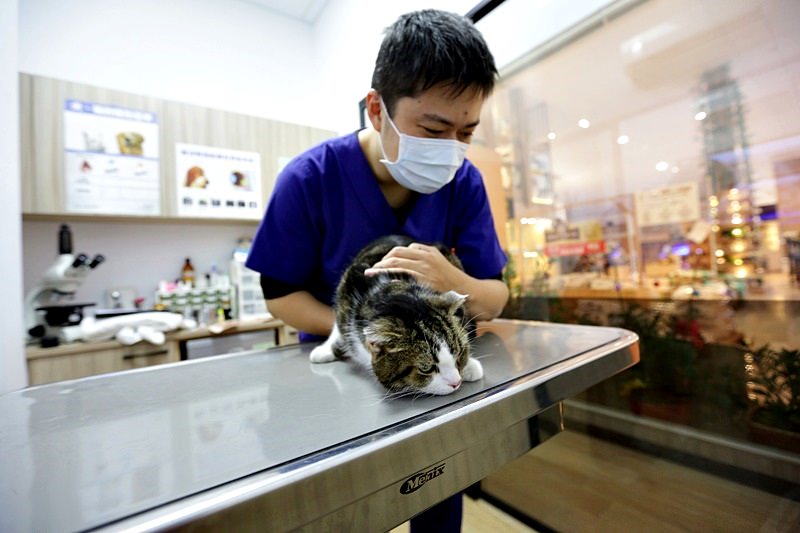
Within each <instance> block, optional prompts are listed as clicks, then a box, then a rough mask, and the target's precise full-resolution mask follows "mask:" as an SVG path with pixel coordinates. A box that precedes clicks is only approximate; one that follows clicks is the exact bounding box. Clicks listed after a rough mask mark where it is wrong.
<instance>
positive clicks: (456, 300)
mask: <svg viewBox="0 0 800 533" xmlns="http://www.w3.org/2000/svg"><path fill="white" fill-rule="evenodd" d="M467 298H469V296H467V295H466V294H461V293H458V292H456V291H447V292H446V293H444V294H442V301H443V302H444V307H445V308H447V312H448V313H450V314H454V313H455V312H456V310H457V309H458V308H459V307H461V306H462V305H464V304H465V303H466V301H467Z"/></svg>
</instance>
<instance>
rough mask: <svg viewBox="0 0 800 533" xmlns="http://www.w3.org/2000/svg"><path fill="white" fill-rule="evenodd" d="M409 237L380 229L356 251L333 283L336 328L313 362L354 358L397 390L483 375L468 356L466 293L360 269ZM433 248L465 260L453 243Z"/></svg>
mask: <svg viewBox="0 0 800 533" xmlns="http://www.w3.org/2000/svg"><path fill="white" fill-rule="evenodd" d="M412 242H414V241H412V240H411V239H409V238H408V237H402V236H390V237H384V238H381V239H378V240H377V241H375V242H373V243H371V244H369V245H367V246H366V247H365V248H364V249H363V250H361V252H359V254H358V255H357V256H356V257H355V259H354V260H353V262H352V263H351V265H350V266H349V267H348V268H347V270H345V272H344V275H343V276H342V280H341V281H340V283H339V286H338V287H337V289H336V324H335V325H334V327H333V332H332V333H331V336H330V337H328V340H326V341H325V343H323V344H322V345H320V346H318V347H316V348H314V350H313V351H312V352H311V355H310V359H311V362H312V363H327V362H330V361H333V360H335V359H342V360H352V361H354V362H355V363H356V364H358V365H360V366H362V367H364V368H367V369H371V370H372V372H373V373H374V374H375V377H377V378H378V381H379V382H380V383H381V384H382V385H383V386H384V387H386V388H387V389H389V390H390V391H397V392H400V391H409V392H423V393H428V394H437V395H444V394H450V393H451V392H454V391H456V390H457V389H458V388H459V387H460V386H461V382H462V379H463V380H464V381H476V380H479V379H481V378H482V377H483V367H482V366H481V364H480V363H479V362H478V360H477V359H473V358H471V357H470V345H469V334H468V328H469V325H468V321H467V317H466V313H465V310H464V301H465V300H466V296H464V295H461V294H458V293H457V292H454V291H449V292H446V293H441V292H438V291H435V290H433V289H431V288H430V287H428V286H427V285H424V284H422V283H420V282H418V281H417V280H416V279H415V278H414V277H413V276H411V275H408V274H389V273H382V274H377V275H374V276H366V275H364V270H365V269H367V268H370V267H371V266H372V265H374V264H375V263H377V262H378V261H380V260H381V259H382V258H383V256H385V255H386V254H387V253H389V251H390V250H391V249H392V248H394V247H395V246H408V245H409V244H411V243H412ZM437 248H439V250H440V251H441V252H442V254H443V255H444V256H445V257H446V258H447V259H448V260H449V261H450V262H451V263H453V264H454V265H456V266H457V267H458V268H462V266H461V262H460V261H459V260H458V258H457V257H456V256H455V255H454V254H453V253H451V251H450V250H447V249H446V248H445V247H444V246H441V245H438V246H437Z"/></svg>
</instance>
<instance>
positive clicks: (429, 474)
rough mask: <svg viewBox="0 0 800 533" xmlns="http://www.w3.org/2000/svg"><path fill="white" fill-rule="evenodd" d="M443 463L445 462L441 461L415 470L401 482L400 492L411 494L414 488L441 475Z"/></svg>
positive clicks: (418, 487) (416, 488)
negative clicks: (421, 469)
mask: <svg viewBox="0 0 800 533" xmlns="http://www.w3.org/2000/svg"><path fill="white" fill-rule="evenodd" d="M444 465H445V463H441V464H438V465H436V466H432V467H430V468H428V469H426V470H423V471H422V472H417V473H416V474H414V475H413V476H411V477H410V478H408V479H407V480H405V481H404V482H403V484H402V485H401V486H400V493H401V494H411V493H412V492H414V491H415V490H418V489H420V488H421V487H422V486H423V485H424V484H425V483H427V482H428V481H430V480H432V479H433V478H435V477H439V476H441V475H442V473H444Z"/></svg>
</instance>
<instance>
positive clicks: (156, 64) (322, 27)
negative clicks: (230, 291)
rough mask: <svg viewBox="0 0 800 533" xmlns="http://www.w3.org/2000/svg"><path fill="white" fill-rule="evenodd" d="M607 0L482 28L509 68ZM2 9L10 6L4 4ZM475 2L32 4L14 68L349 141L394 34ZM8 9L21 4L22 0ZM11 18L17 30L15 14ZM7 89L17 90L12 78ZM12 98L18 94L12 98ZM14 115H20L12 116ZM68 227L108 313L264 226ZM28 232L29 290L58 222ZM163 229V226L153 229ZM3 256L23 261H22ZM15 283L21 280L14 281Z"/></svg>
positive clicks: (547, 0)
mask: <svg viewBox="0 0 800 533" xmlns="http://www.w3.org/2000/svg"><path fill="white" fill-rule="evenodd" d="M607 1H608V0H569V1H568V2H556V1H555V0H507V1H506V3H505V4H504V5H503V6H502V7H501V8H500V10H498V11H496V12H495V13H492V14H491V15H489V17H488V18H486V19H484V21H482V22H480V23H479V24H478V28H479V29H480V30H481V31H482V32H484V34H485V36H486V39H487V42H488V43H489V46H490V48H491V49H492V50H493V52H494V53H495V54H496V56H497V60H498V66H500V67H502V66H503V65H504V64H505V63H507V62H509V61H511V60H513V59H515V58H516V55H518V54H519V53H522V51H524V50H527V49H530V48H531V47H533V46H534V45H535V44H538V43H540V42H542V41H543V40H544V39H545V38H547V37H550V36H551V35H552V34H553V33H555V32H557V31H559V30H560V29H562V28H563V27H564V26H565V25H568V24H570V23H572V22H573V21H576V20H578V19H579V18H581V17H582V16H585V15H587V14H588V13H589V12H591V11H592V10H593V9H595V8H596V7H597V6H598V5H600V4H603V3H606V2H607ZM0 3H1V4H5V5H4V9H6V10H10V9H11V8H10V7H9V5H8V2H0ZM477 3H478V0H435V1H430V0H429V1H424V0H404V1H403V2H374V1H371V0H330V1H329V2H328V4H327V6H326V8H325V9H324V11H323V12H322V13H321V14H320V16H319V18H318V19H317V21H316V23H315V24H314V25H313V26H312V25H308V24H304V23H302V22H299V21H297V20H294V19H290V18H288V17H284V16H281V15H279V14H276V13H274V12H272V11H269V10H267V9H264V8H261V7H259V6H257V5H254V4H251V3H248V2H241V1H238V0H169V1H165V0H139V1H137V2H130V1H129V0H70V1H69V2H63V1H59V0H24V1H22V2H20V4H19V32H18V52H19V55H18V58H19V59H18V69H19V71H22V72H26V73H30V74H35V75H41V76H47V77H52V78H58V79H65V80H70V81H76V82H80V83H85V84H90V85H95V86H100V87H106V88H111V89H117V90H122V91H126V92H131V93H136V94H142V95H147V96H153V97H157V98H162V99H168V100H176V101H181V102H187V103H191V104H195V105H201V106H205V107H210V108H218V109H224V110H228V111H233V112H240V113H245V114H250V115H256V116H262V117H267V118H272V119H276V120H285V121H289V122H295V123H299V124H306V125H311V126H316V127H320V128H326V129H331V130H334V131H338V132H342V133H344V132H348V131H353V130H355V129H356V128H357V127H358V107H357V104H358V101H359V100H361V99H362V98H363V97H364V96H365V94H366V92H367V91H368V90H369V88H370V79H371V77H372V69H373V65H374V61H375V56H376V55H377V52H378V48H379V46H380V42H381V39H382V36H383V30H384V29H385V28H386V26H388V25H389V24H391V23H392V22H394V20H395V19H396V18H397V17H398V16H399V15H400V14H402V13H405V12H408V11H412V10H416V9H423V8H438V9H445V10H449V11H453V12H456V13H460V14H465V13H466V12H467V11H469V9H471V8H472V7H474V5H475V4H477ZM11 4H13V5H14V7H16V2H11ZM519 9H523V10H525V11H524V13H523V14H520V12H519V11H518V10H519ZM501 10H502V11H501ZM503 12H505V15H503V14H502V13H503ZM501 16H502V17H511V19H513V20H514V23H515V24H516V26H515V28H519V29H518V30H516V29H515V30H514V31H513V32H510V31H508V30H507V28H505V25H506V24H510V22H509V23H505V22H503V23H491V21H492V20H493V18H495V17H498V18H497V19H496V20H498V21H499V18H500V17H501ZM523 16H524V17H528V18H529V19H530V20H529V21H528V20H525V19H523V18H522V17H523ZM10 19H11V22H13V19H15V17H14V16H11V17H10ZM4 23H5V21H4ZM12 25H13V24H12ZM12 29H14V30H16V26H15V25H14V28H12ZM2 34H3V38H4V39H12V40H13V41H14V43H13V44H14V46H13V47H7V46H4V47H3V53H4V54H6V56H7V57H8V61H5V60H4V62H3V68H4V69H6V70H5V71H7V72H10V73H11V77H12V78H13V77H14V76H13V73H15V72H16V70H17V64H16V63H17V56H16V54H15V53H14V52H13V51H14V50H15V49H16V47H17V39H16V38H13V37H9V36H10V35H16V32H13V33H11V32H6V31H2ZM4 87H5V90H14V91H16V82H15V81H13V80H12V82H9V84H8V85H7V86H6V85H4ZM16 101H17V99H16V96H13V97H10V98H4V99H3V102H16ZM3 105H6V104H3ZM12 108H13V109H12V111H13V112H14V114H15V116H16V112H17V111H16V107H15V106H12ZM3 130H4V133H3V135H7V134H12V135H13V137H14V138H13V139H12V140H13V141H14V142H16V141H17V139H16V134H15V133H14V132H15V131H16V128H11V129H9V130H6V129H3ZM7 131H8V132H10V133H7ZM9 146H11V145H10V144H9V143H6V142H4V143H3V146H2V150H4V152H3V153H5V150H11V151H10V152H9V153H10V154H12V155H13V157H4V158H3V160H4V164H8V163H7V162H8V161H11V164H12V165H14V168H13V169H12V170H13V171H12V172H10V173H9V175H17V173H18V170H17V169H18V166H17V165H18V161H17V155H16V154H17V151H16V149H10V148H9ZM13 181H14V184H13V185H14V187H15V188H14V194H10V195H5V196H6V197H9V198H11V197H14V198H17V197H18V196H19V187H18V183H17V181H16V180H13ZM4 186H5V185H4ZM3 216H9V217H12V218H13V219H14V224H16V227H17V228H19V207H18V206H17V207H15V208H14V209H12V210H4V211H3ZM71 225H72V228H73V232H74V237H75V243H76V248H77V249H79V250H81V251H84V250H85V251H86V252H87V253H96V252H100V253H103V254H104V255H106V256H107V257H108V262H107V263H106V264H104V265H102V266H101V267H100V269H99V270H98V271H97V272H95V273H93V275H91V276H90V277H89V278H88V279H87V280H86V282H85V284H84V286H83V287H82V288H81V290H80V292H79V293H78V295H77V297H78V299H80V300H88V301H96V302H98V303H99V304H102V302H103V299H104V296H105V292H106V290H107V289H108V288H111V287H128V286H130V287H134V288H136V289H137V291H138V292H139V293H140V294H141V295H142V296H146V297H147V298H148V301H151V300H150V298H151V294H150V293H151V291H152V290H153V288H154V287H155V284H156V283H157V282H158V281H159V280H160V279H165V278H166V279H169V278H172V277H175V276H176V275H177V271H178V269H179V268H180V264H181V261H182V259H183V257H185V256H191V257H192V258H193V260H194V261H195V263H196V265H195V266H196V267H197V268H198V269H199V270H205V269H207V268H209V267H210V265H211V264H212V263H217V264H218V266H220V267H222V266H223V265H224V263H225V261H226V260H227V258H228V256H229V253H230V251H231V249H232V247H233V245H234V244H235V241H236V238H237V237H239V236H241V235H244V234H247V233H248V232H250V233H252V231H253V230H254V229H255V228H254V226H248V225H243V226H225V225H220V226H215V225H206V226H193V225H178V224H173V225H168V224H165V225H159V226H153V225H151V224H134V223H115V224H102V225H100V224H98V225H92V224H88V223H73V224H71ZM22 226H23V243H24V247H25V257H24V267H25V278H24V288H25V290H26V291H27V290H29V289H30V288H31V287H32V286H33V285H34V284H35V283H36V281H37V280H38V278H39V276H40V275H41V274H42V272H43V271H44V270H45V269H46V268H47V266H48V265H49V264H50V262H51V261H52V260H53V259H54V258H55V253H56V244H55V242H56V240H55V239H56V234H57V229H58V224H57V223H56V222H51V223H50V222H48V223H45V222H24V223H23V224H22ZM4 227H6V228H11V229H13V228H14V227H15V226H14V225H13V224H11V225H6V226H4ZM155 227H157V228H158V231H153V228H155ZM17 233H18V230H17ZM7 245H8V246H11V247H12V248H13V246H14V243H13V242H12V243H10V244H6V241H4V243H3V246H4V247H5V246H7ZM16 246H17V247H18V244H17V245H16ZM3 250H4V251H5V250H6V248H3ZM7 255H8V256H10V257H19V253H18V252H14V253H11V252H10V251H8V253H7ZM17 263H19V261H17ZM0 268H6V265H4V266H3V267H0ZM12 274H13V273H12ZM18 277H19V274H18ZM4 279H5V277H4ZM7 279H14V278H13V275H12V276H11V277H9V278H7ZM17 279H18V278H17ZM19 285H21V283H16V285H15V286H19ZM9 301H19V298H16V300H15V299H13V298H12V299H10V300H9ZM4 327H5V326H4ZM8 331H9V332H13V331H21V327H18V326H13V327H11V326H9V330H8ZM9 338H10V337H9Z"/></svg>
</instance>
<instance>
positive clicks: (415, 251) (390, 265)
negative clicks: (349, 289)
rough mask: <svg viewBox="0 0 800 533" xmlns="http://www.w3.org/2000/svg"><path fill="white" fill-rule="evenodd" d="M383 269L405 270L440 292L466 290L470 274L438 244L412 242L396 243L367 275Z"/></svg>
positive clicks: (365, 272)
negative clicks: (438, 246)
mask: <svg viewBox="0 0 800 533" xmlns="http://www.w3.org/2000/svg"><path fill="white" fill-rule="evenodd" d="M381 272H392V273H405V274H410V275H412V276H414V277H415V278H416V279H417V280H418V281H420V282H421V283H424V284H426V285H428V286H429V287H431V288H432V289H434V290H436V291H439V292H447V291H451V290H452V291H456V292H459V293H462V294H464V292H463V290H464V288H465V287H466V285H467V283H468V280H469V276H468V275H467V274H465V273H464V271H462V270H461V269H460V268H458V267H456V266H455V265H454V264H452V263H451V262H450V261H448V260H447V258H446V257H445V256H444V255H442V253H441V252H440V251H439V249H438V248H436V247H435V246H428V245H425V244H419V243H416V242H415V243H412V244H410V245H408V246H396V247H394V248H392V250H391V251H390V252H389V253H388V254H386V255H385V256H383V259H381V260H380V261H378V262H377V263H375V264H374V265H372V268H368V269H366V270H365V271H364V274H365V275H367V276H374V275H376V274H380V273H381Z"/></svg>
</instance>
